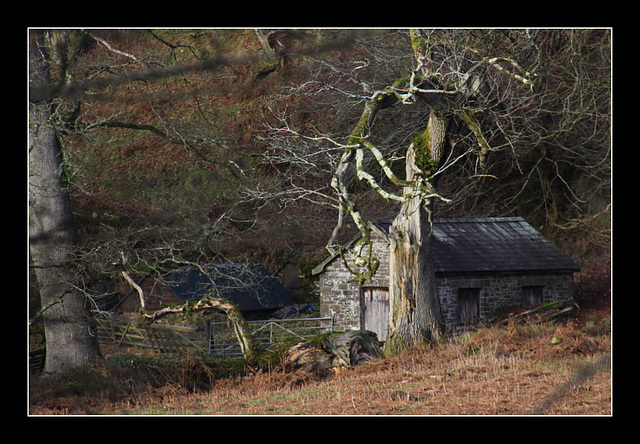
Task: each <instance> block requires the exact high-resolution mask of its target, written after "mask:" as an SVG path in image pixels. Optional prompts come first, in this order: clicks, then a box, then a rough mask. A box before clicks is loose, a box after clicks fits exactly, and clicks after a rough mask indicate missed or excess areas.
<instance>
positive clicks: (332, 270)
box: [318, 233, 389, 331]
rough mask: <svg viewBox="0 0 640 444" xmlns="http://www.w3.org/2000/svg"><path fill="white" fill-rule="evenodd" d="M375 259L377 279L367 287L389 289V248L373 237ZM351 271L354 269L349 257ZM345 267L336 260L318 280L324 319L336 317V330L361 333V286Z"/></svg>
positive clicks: (376, 237)
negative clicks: (377, 265) (376, 259)
mask: <svg viewBox="0 0 640 444" xmlns="http://www.w3.org/2000/svg"><path fill="white" fill-rule="evenodd" d="M371 239H372V240H373V255H374V256H375V257H377V258H378V260H380V266H379V268H378V270H377V272H376V274H375V276H374V278H373V279H372V280H371V281H370V282H367V283H366V285H365V287H384V288H388V287H389V244H388V243H387V242H386V240H384V239H383V238H381V237H380V236H379V235H377V234H375V233H372V234H371ZM346 257H347V261H348V263H349V266H350V267H354V265H353V263H352V262H351V260H349V258H348V253H347V255H346ZM354 278H355V276H354V275H353V274H351V273H350V272H349V271H348V270H347V269H346V267H345V266H344V265H343V263H342V259H340V258H339V257H338V258H335V259H334V260H333V261H332V262H330V263H329V264H327V265H326V266H325V268H324V271H323V272H322V273H321V274H320V276H319V280H318V290H319V291H320V315H321V316H332V317H333V319H334V329H335V330H336V331H342V330H359V329H360V322H361V318H360V316H361V310H360V286H359V285H358V283H357V282H354V281H353V279H354Z"/></svg>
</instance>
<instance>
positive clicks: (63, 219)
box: [29, 35, 98, 374]
mask: <svg viewBox="0 0 640 444" xmlns="http://www.w3.org/2000/svg"><path fill="white" fill-rule="evenodd" d="M31 37H32V42H31V44H30V54H29V56H30V65H31V82H32V84H33V83H35V84H36V85H37V86H43V85H44V86H48V85H49V83H50V81H49V60H48V55H47V52H46V49H45V47H44V42H43V40H44V39H43V38H42V36H40V35H39V36H31ZM50 119H51V104H50V103H48V102H46V101H45V102H39V103H33V102H31V103H30V104H29V238H30V245H29V247H30V254H31V260H32V264H33V267H35V274H36V278H37V280H38V284H39V289H40V298H41V301H42V304H41V305H42V307H49V308H48V309H47V310H46V311H44V312H43V314H42V316H43V322H44V328H45V341H46V350H47V353H46V359H45V367H44V372H45V374H60V373H64V372H65V371H67V370H69V369H71V368H72V367H76V366H81V365H86V364H88V363H89V362H90V361H91V360H93V359H94V358H95V357H96V356H97V355H98V345H97V341H96V339H95V336H93V335H92V334H91V332H90V319H89V310H88V304H87V302H88V301H87V298H86V297H85V295H84V294H83V293H82V292H80V291H78V290H77V289H76V288H74V286H73V284H72V282H73V280H74V277H75V269H74V266H73V260H72V256H73V249H74V243H75V238H76V236H75V230H74V227H73V221H72V214H71V207H70V203H69V194H68V192H67V191H66V190H65V189H64V186H63V183H62V178H61V172H62V159H61V156H62V151H61V147H60V142H59V140H58V137H57V133H56V130H55V128H54V127H53V125H52V124H51V121H50Z"/></svg>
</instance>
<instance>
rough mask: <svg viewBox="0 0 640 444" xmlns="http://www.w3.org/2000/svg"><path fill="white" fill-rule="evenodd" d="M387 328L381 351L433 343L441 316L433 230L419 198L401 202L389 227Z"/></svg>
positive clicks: (441, 330)
mask: <svg viewBox="0 0 640 444" xmlns="http://www.w3.org/2000/svg"><path fill="white" fill-rule="evenodd" d="M390 240H391V242H390V244H391V245H390V249H391V251H390V261H389V269H390V276H389V330H388V332H387V340H386V342H385V353H386V354H388V355H394V354H396V353H398V352H399V351H401V350H403V349H405V348H407V347H410V346H413V345H418V344H422V343H437V342H438V341H439V340H440V338H441V336H442V334H443V333H444V320H443V318H442V313H441V310H440V301H439V300H438V296H437V293H436V282H435V273H434V268H433V256H432V244H433V233H432V230H431V226H430V223H429V220H428V214H427V212H426V210H425V209H424V206H423V205H422V202H421V199H418V198H414V199H411V200H408V201H407V202H405V204H404V205H403V206H402V209H401V211H400V214H398V216H396V218H395V220H394V221H393V224H392V226H391V230H390Z"/></svg>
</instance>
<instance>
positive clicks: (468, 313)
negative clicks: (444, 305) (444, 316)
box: [458, 288, 480, 325]
mask: <svg viewBox="0 0 640 444" xmlns="http://www.w3.org/2000/svg"><path fill="white" fill-rule="evenodd" d="M479 300H480V289H479V288H459V289H458V322H459V323H460V325H475V324H477V323H478V318H479V315H480V304H479Z"/></svg>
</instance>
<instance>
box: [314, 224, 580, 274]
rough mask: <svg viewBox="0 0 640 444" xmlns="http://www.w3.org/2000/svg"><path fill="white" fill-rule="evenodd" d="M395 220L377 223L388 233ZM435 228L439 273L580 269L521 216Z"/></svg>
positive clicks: (443, 225)
mask: <svg viewBox="0 0 640 444" xmlns="http://www.w3.org/2000/svg"><path fill="white" fill-rule="evenodd" d="M391 222H392V221H391V220H380V221H377V222H376V225H378V226H379V227H380V228H381V229H382V231H384V232H385V233H388V232H389V227H390V226H391ZM433 230H434V237H435V239H434V244H433V253H434V254H433V256H434V268H435V272H436V273H471V272H474V273H486V272H550V271H563V272H575V271H579V270H580V266H579V265H578V264H576V263H575V262H574V261H573V260H572V259H571V258H570V257H569V256H567V255H566V254H565V253H564V252H562V251H561V250H560V249H558V248H557V247H555V246H554V245H553V244H552V243H551V242H550V241H549V240H548V239H546V238H545V237H544V236H543V235H542V234H540V233H539V232H538V231H536V230H535V229H534V228H533V227H532V226H531V225H529V224H528V223H527V222H526V221H525V220H524V219H523V218H521V217H486V218H455V219H436V220H434V222H433ZM328 262H330V260H328V261H325V263H324V264H326V263H328ZM324 264H323V266H324ZM318 271H320V270H319V269H318Z"/></svg>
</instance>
